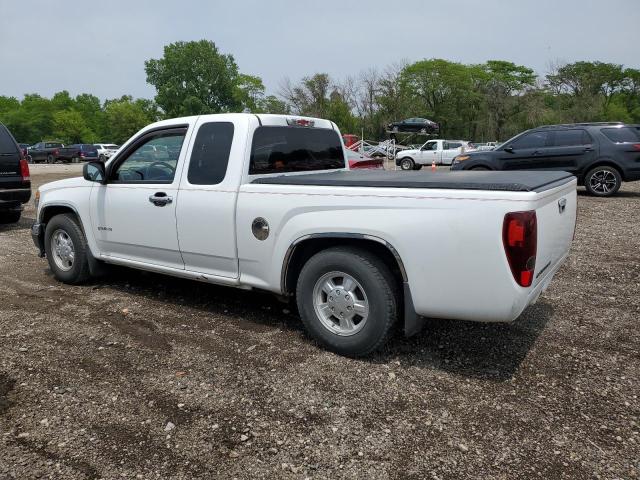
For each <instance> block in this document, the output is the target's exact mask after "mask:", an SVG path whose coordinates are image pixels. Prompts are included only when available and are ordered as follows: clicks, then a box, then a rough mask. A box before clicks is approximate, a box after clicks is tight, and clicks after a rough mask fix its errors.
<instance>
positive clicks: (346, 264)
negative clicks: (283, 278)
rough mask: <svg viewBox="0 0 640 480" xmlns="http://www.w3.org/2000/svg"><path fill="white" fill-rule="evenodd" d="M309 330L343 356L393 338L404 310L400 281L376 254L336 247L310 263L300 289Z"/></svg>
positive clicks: (301, 307) (363, 351)
mask: <svg viewBox="0 0 640 480" xmlns="http://www.w3.org/2000/svg"><path fill="white" fill-rule="evenodd" d="M296 296H297V303H298V310H299V311H300V316H301V318H302V323H303V324H304V326H305V328H306V330H307V332H308V334H309V335H310V336H311V337H313V338H314V339H315V340H317V341H318V342H319V343H320V344H322V345H323V346H324V347H326V348H328V349H329V350H332V351H334V352H336V353H339V354H341V355H349V356H362V355H367V354H369V353H371V352H372V351H374V350H376V349H378V348H380V347H381V346H382V345H383V344H384V343H385V342H386V341H387V339H388V337H389V334H390V332H391V327H392V326H393V324H394V322H395V321H396V318H397V315H398V308H399V307H398V306H399V295H398V285H397V282H396V280H395V278H394V277H393V274H392V273H391V271H390V270H389V268H388V267H387V266H386V265H385V264H384V262H382V260H380V259H379V258H378V257H376V256H375V255H373V254H371V253H369V252H367V251H366V250H364V249H360V248H354V247H334V248H330V249H327V250H324V251H322V252H320V253H317V254H316V255H314V256H313V257H311V259H309V261H308V262H307V263H306V264H305V266H304V267H303V269H302V271H301V272H300V277H299V279H298V285H297V288H296Z"/></svg>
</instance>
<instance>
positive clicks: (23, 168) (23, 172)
mask: <svg viewBox="0 0 640 480" xmlns="http://www.w3.org/2000/svg"><path fill="white" fill-rule="evenodd" d="M20 176H21V177H22V181H23V182H28V181H29V180H31V175H30V174H29V164H28V163H27V161H26V160H25V159H24V158H21V159H20Z"/></svg>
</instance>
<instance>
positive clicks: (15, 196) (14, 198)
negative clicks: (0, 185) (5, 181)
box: [0, 187, 31, 210]
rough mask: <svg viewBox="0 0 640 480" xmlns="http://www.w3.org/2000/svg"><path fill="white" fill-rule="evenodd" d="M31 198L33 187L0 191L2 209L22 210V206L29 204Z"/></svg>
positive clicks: (0, 207) (0, 206)
mask: <svg viewBox="0 0 640 480" xmlns="http://www.w3.org/2000/svg"><path fill="white" fill-rule="evenodd" d="M30 198H31V187H29V188H14V189H6V190H0V209H2V210H14V209H16V208H18V209H21V208H22V207H21V204H23V203H27V202H28V201H29V199H30Z"/></svg>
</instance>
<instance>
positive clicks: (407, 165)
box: [400, 157, 416, 170]
mask: <svg viewBox="0 0 640 480" xmlns="http://www.w3.org/2000/svg"><path fill="white" fill-rule="evenodd" d="M415 166H416V164H415V162H414V161H413V159H411V158H409V157H404V158H403V159H402V160H400V168H401V169H402V170H413V168H414V167H415Z"/></svg>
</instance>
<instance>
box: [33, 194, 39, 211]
mask: <svg viewBox="0 0 640 480" xmlns="http://www.w3.org/2000/svg"><path fill="white" fill-rule="evenodd" d="M33 204H34V205H35V207H36V212H37V211H38V205H39V204H40V190H36V194H35V195H34V196H33Z"/></svg>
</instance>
